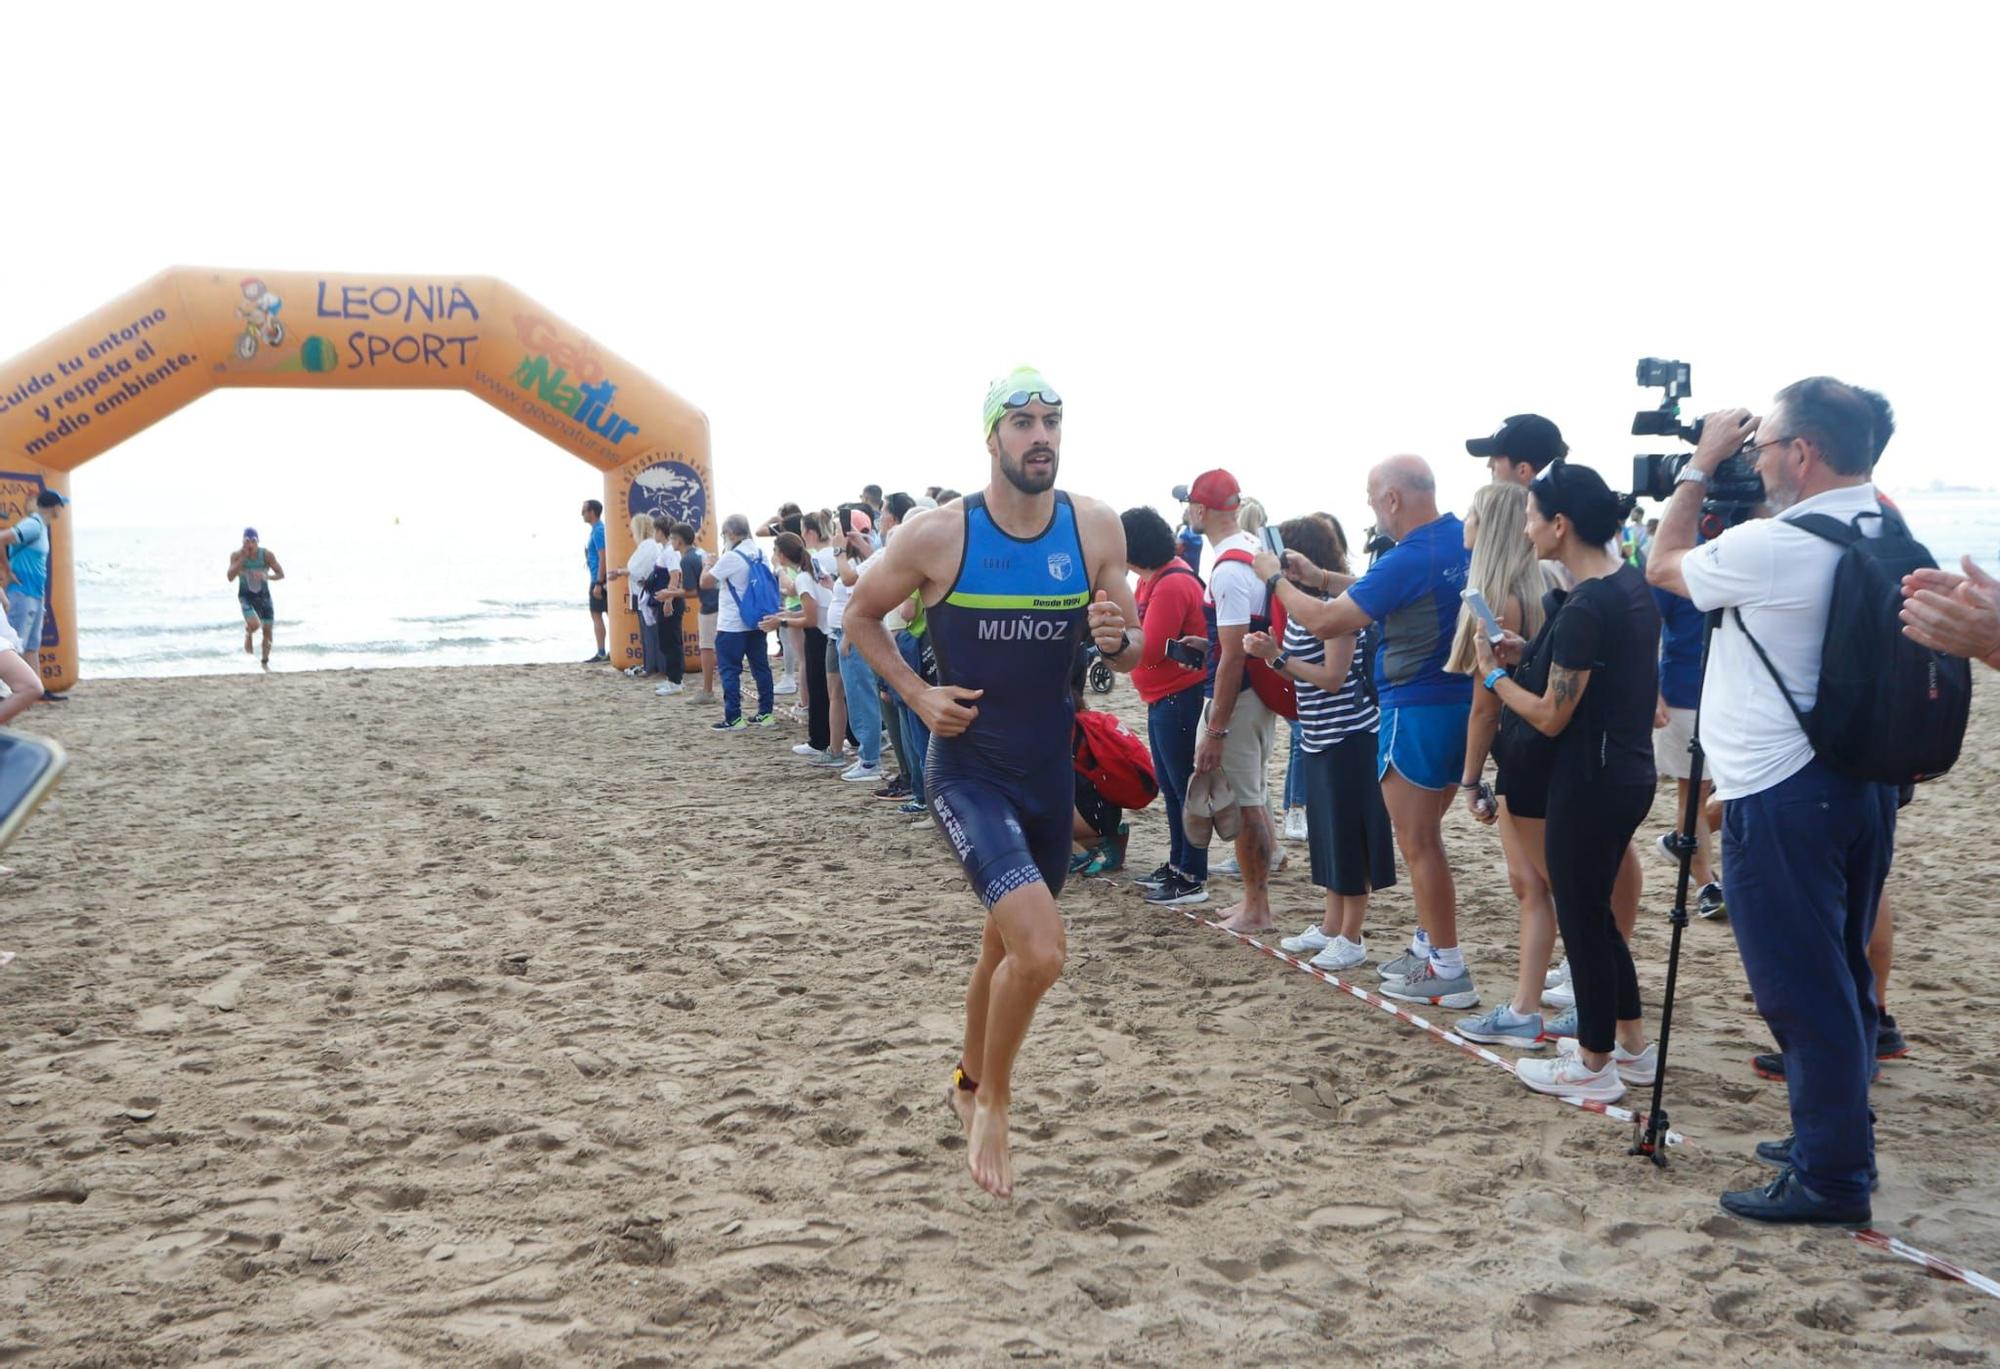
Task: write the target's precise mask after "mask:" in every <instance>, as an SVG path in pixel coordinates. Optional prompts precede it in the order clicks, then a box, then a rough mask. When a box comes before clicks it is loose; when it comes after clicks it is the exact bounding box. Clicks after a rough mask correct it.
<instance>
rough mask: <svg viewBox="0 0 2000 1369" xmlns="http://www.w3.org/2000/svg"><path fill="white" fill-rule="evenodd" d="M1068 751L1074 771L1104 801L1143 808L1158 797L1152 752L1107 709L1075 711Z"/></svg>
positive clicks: (1119, 805) (1123, 806)
mask: <svg viewBox="0 0 2000 1369" xmlns="http://www.w3.org/2000/svg"><path fill="white" fill-rule="evenodd" d="M1070 752H1071V754H1072V756H1074V758H1075V761H1076V773H1077V774H1079V775H1081V776H1083V777H1084V778H1085V779H1087V780H1089V781H1090V782H1091V784H1092V785H1093V786H1094V787H1095V788H1096V790H1097V792H1098V793H1100V794H1102V795H1103V796H1104V801H1105V802H1106V803H1109V804H1114V805H1116V806H1117V807H1119V808H1124V809H1128V810H1129V809H1137V808H1144V807H1145V806H1146V805H1147V804H1149V803H1151V802H1152V801H1153V800H1154V799H1156V798H1158V797H1159V794H1160V782H1159V780H1158V779H1156V778H1154V775H1153V753H1152V752H1150V751H1148V750H1147V749H1146V744H1145V743H1144V742H1142V741H1140V740H1139V739H1138V738H1137V737H1135V736H1133V735H1132V730H1131V729H1130V728H1128V727H1127V726H1125V724H1124V723H1121V722H1119V721H1118V719H1116V718H1114V717H1112V716H1111V715H1110V714H1109V713H1098V712H1095V711H1093V710H1090V709H1086V710H1084V711H1083V712H1081V713H1079V714H1077V715H1076V733H1075V736H1074V738H1073V739H1072V744H1071V747H1070Z"/></svg>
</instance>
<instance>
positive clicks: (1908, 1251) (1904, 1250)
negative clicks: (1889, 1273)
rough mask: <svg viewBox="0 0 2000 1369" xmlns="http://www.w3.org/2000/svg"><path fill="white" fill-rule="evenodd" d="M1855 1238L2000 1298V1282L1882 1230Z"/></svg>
mask: <svg viewBox="0 0 2000 1369" xmlns="http://www.w3.org/2000/svg"><path fill="white" fill-rule="evenodd" d="M1854 1239H1855V1240H1857V1241H1859V1242H1861V1244H1863V1245H1868V1246H1873V1247H1875V1249H1877V1250H1886V1251H1888V1252H1889V1253H1890V1254H1891V1255H1894V1256H1895V1257H1896V1258H1898V1259H1902V1260H1908V1261H1909V1262H1910V1263H1911V1264H1918V1265H1922V1266H1923V1267H1924V1268H1925V1269H1928V1270H1930V1272H1931V1273H1933V1274H1935V1275H1936V1276H1937V1277H1939V1278H1941V1279H1955V1280H1957V1281H1958V1282H1959V1283H1962V1284H1964V1285H1966V1286H1967V1287H1969V1288H1976V1289H1978V1290H1979V1291H1980V1292H1982V1293H1984V1294H1985V1295H1986V1296H1987V1297H1989V1298H2000V1283H1996V1282H1994V1281H1993V1280H1992V1279H1989V1278H1987V1277H1986V1276H1985V1275H1984V1274H1981V1273H1979V1272H1978V1271H1977V1270H1972V1269H1964V1268H1961V1267H1960V1266H1958V1265H1955V1264H1953V1263H1952V1262H1951V1261H1949V1260H1941V1259H1939V1258H1938V1257H1937V1256H1935V1255H1926V1254H1925V1253H1924V1252H1923V1251H1921V1250H1919V1249H1917V1248H1916V1247H1915V1246H1913V1245H1905V1244H1904V1243H1903V1242H1901V1241H1899V1240H1897V1239H1896V1238H1895V1237H1894V1236H1890V1235H1886V1234H1885V1233H1883V1232H1880V1231H1857V1232H1855V1233H1854Z"/></svg>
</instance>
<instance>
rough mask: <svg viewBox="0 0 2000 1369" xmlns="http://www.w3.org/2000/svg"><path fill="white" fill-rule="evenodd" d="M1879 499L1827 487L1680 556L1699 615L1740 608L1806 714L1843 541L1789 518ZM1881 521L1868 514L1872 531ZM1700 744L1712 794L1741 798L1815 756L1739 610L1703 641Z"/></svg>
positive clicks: (1814, 694)
mask: <svg viewBox="0 0 2000 1369" xmlns="http://www.w3.org/2000/svg"><path fill="white" fill-rule="evenodd" d="M1879 507H1880V504H1879V502H1878V501H1877V499H1876V496H1875V487H1874V486H1873V485H1872V484H1868V485H1855V486H1853V487H1851V488H1845V489H1837V490H1828V491H1827V492H1826V493H1825V494H1816V495H1814V496H1813V497H1812V498H1810V499H1802V500H1800V501H1799V502H1798V503H1797V504H1794V505H1793V506H1792V507H1791V508H1789V509H1786V510H1785V512H1784V513H1782V514H1780V515H1779V516H1778V517H1776V518H1760V519H1757V520H1755V521H1752V522H1749V523H1744V524H1742V525H1740V526H1738V527H1734V528H1731V529H1730V530H1729V531H1728V532H1725V533H1723V534H1722V536H1720V537H1718V538H1716V539H1715V540H1714V541H1713V542H1705V543H1703V544H1702V545H1701V546H1698V547H1696V548H1695V549H1694V550H1693V551H1691V552H1689V553H1688V554H1687V557H1686V559H1685V560H1683V561H1682V562H1681V576H1682V578H1683V579H1685V580H1686V581H1687V589H1688V598H1689V599H1690V600H1692V601H1693V602H1694V606H1695V607H1696V608H1698V609H1700V610H1702V611H1703V612H1704V613H1706V612H1709V611H1710V610H1713V609H1718V608H1721V609H1740V610H1741V611H1742V614H1743V623H1744V626H1747V627H1748V628H1749V629H1750V632H1751V634H1752V635H1754V636H1755V637H1756V638H1757V642H1758V644H1759V645H1761V646H1762V647H1763V648H1764V654H1765V655H1767V656H1769V657H1770V658H1771V664H1772V665H1773V666H1775V667H1777V670H1778V674H1779V675H1780V676H1782V677H1783V678H1784V681H1785V688H1786V689H1787V690H1789V691H1790V692H1791V696H1792V701H1793V702H1794V703H1796V704H1797V705H1798V706H1799V709H1800V710H1801V711H1802V712H1808V713H1809V712H1811V711H1812V706H1813V704H1814V703H1815V702H1816V701H1817V700H1818V699H1819V666H1820V647H1821V644H1822V642H1823V640H1824V638H1825V636H1826V616H1827V611H1828V609H1829V607H1830V604H1831V601H1832V598H1833V572H1834V567H1835V566H1836V565H1837V564H1838V563H1839V561H1840V553H1841V548H1840V546H1839V545H1838V544H1837V543H1834V542H1829V541H1827V540H1826V539H1825V538H1823V537H1815V536H1813V535H1812V534H1811V533H1809V532H1803V531H1801V530H1800V529H1798V528H1794V527H1792V526H1790V523H1789V520H1790V519H1793V518H1796V517H1798V516H1799V515H1801V514H1807V513H1823V514H1826V515H1827V516H1828V517H1830V518H1837V519H1839V520H1840V521H1841V522H1843V523H1845V522H1848V521H1850V520H1851V519H1852V518H1853V517H1854V516H1855V515H1856V514H1858V513H1873V512H1875V510H1876V509H1878V508H1879ZM1881 524H1882V520H1881V519H1879V518H1864V519H1862V521H1861V526H1862V528H1863V529H1864V530H1866V531H1867V532H1868V533H1869V535H1871V536H1876V535H1879V534H1880V533H1881V530H1882V526H1881ZM1701 747H1702V751H1703V753H1704V754H1705V755H1706V757H1707V759H1708V763H1709V767H1710V769H1711V770H1712V771H1713V772H1714V775H1715V796H1716V797H1717V798H1719V799H1740V798H1744V797H1747V796H1748V795H1751V794H1756V793H1761V792H1762V791H1764V790H1766V789H1769V788H1770V787H1771V786H1772V785H1774V784H1781V783H1783V782H1784V781H1785V780H1788V779H1790V778H1791V777H1792V776H1793V775H1796V774H1797V773H1798V772H1799V771H1801V770H1803V769H1805V767H1806V765H1807V763H1808V762H1810V761H1811V760H1812V757H1813V750H1812V743H1810V742H1809V741H1807V740H1806V734H1805V730H1804V729H1803V728H1801V727H1800V726H1799V720H1798V719H1797V718H1796V717H1794V716H1792V710H1791V708H1790V706H1788V705H1787V704H1786V703H1785V696H1784V695H1783V694H1780V693H1779V692H1778V686H1777V685H1776V684H1775V683H1774V682H1773V681H1772V679H1771V672H1770V671H1768V670H1766V669H1765V668H1764V663H1763V662H1762V661H1761V660H1759V659H1758V658H1757V652H1756V649H1755V648H1754V647H1752V646H1751V645H1750V640H1749V638H1748V637H1745V636H1744V635H1743V628H1742V627H1739V626H1737V623H1736V614H1735V613H1725V614H1723V615H1722V624H1721V626H1720V627H1718V628H1717V629H1716V632H1715V638H1714V640H1713V641H1712V642H1711V643H1710V644H1709V649H1708V673H1707V674H1706V675H1704V676H1703V677H1702V695H1701Z"/></svg>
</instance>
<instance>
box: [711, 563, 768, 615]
mask: <svg viewBox="0 0 2000 1369" xmlns="http://www.w3.org/2000/svg"><path fill="white" fill-rule="evenodd" d="M763 559H764V553H763V552H761V551H759V550H758V549H757V544H756V543H755V542H738V543H737V544H736V545H735V546H733V547H731V548H730V549H729V550H728V551H725V552H724V553H722V555H720V556H718V557H716V558H715V565H714V566H712V567H711V568H710V570H709V573H710V574H711V575H713V576H714V577H715V630H716V631H717V632H755V631H756V630H757V625H756V624H755V623H745V622H744V621H743V615H742V614H741V613H738V612H737V611H736V595H737V594H741V593H743V591H744V590H746V589H748V588H750V563H751V562H752V561H761V560H763ZM732 589H733V590H735V591H736V594H731V593H730V590H732Z"/></svg>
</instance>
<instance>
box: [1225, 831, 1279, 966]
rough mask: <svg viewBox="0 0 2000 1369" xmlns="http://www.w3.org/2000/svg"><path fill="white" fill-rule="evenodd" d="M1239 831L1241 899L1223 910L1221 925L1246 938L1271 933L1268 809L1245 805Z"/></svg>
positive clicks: (1274, 840)
mask: <svg viewBox="0 0 2000 1369" xmlns="http://www.w3.org/2000/svg"><path fill="white" fill-rule="evenodd" d="M1237 811H1238V812H1240V813H1242V814H1243V830H1242V831H1240V832H1238V833H1237V834H1236V867H1237V869H1238V870H1239V871H1240V872H1241V874H1242V879H1243V897H1242V898H1241V899H1240V900H1239V901H1237V902H1236V903H1234V904H1232V905H1231V906H1230V907H1228V908H1226V909H1224V910H1223V913H1222V925H1223V926H1224V927H1226V928H1228V929H1229V930H1230V931H1232V932H1242V933H1244V934H1246V935H1249V934H1253V933H1256V932H1268V931H1270V930H1271V927H1272V923H1271V850H1272V848H1273V847H1274V846H1276V845H1277V841H1278V838H1277V834H1276V833H1274V832H1273V831H1272V830H1271V810H1270V809H1268V808H1266V807H1265V806H1264V805H1263V804H1261V803H1246V804H1244V805H1243V806H1242V807H1241V808H1239V809H1238V810H1237Z"/></svg>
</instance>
